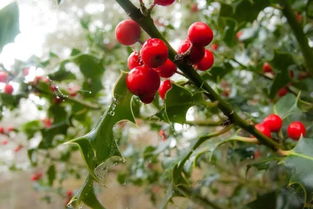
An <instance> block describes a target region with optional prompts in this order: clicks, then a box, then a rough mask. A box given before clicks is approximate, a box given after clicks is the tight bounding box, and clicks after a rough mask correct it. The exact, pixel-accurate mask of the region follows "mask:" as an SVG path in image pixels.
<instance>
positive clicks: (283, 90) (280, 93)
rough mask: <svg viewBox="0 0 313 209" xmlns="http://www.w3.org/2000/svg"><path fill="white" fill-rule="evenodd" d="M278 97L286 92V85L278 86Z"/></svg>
mask: <svg viewBox="0 0 313 209" xmlns="http://www.w3.org/2000/svg"><path fill="white" fill-rule="evenodd" d="M277 94H278V96H279V97H283V96H285V95H286V94H288V89H287V88H286V87H283V88H280V89H279V90H278V92H277Z"/></svg>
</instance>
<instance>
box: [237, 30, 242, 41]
mask: <svg viewBox="0 0 313 209" xmlns="http://www.w3.org/2000/svg"><path fill="white" fill-rule="evenodd" d="M242 35H243V32H242V31H238V32H237V33H236V38H237V39H238V40H239V39H240V38H241V36H242Z"/></svg>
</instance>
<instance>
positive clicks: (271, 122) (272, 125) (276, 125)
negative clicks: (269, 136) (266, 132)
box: [263, 114, 283, 132]
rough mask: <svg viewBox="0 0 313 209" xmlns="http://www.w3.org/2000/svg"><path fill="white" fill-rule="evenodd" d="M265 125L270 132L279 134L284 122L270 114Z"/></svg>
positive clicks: (265, 119) (264, 122) (264, 121)
mask: <svg viewBox="0 0 313 209" xmlns="http://www.w3.org/2000/svg"><path fill="white" fill-rule="evenodd" d="M263 125H265V126H267V127H268V128H269V129H270V131H274V132H277V131H279V130H280V129H281V127H282V125H283V120H282V119H281V118H280V117H279V116H278V115H276V114H270V115H268V116H267V117H266V118H264V120H263Z"/></svg>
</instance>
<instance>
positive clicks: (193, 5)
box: [190, 3, 199, 12]
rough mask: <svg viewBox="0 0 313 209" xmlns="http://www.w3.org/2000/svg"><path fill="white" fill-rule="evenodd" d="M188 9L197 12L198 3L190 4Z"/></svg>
mask: <svg viewBox="0 0 313 209" xmlns="http://www.w3.org/2000/svg"><path fill="white" fill-rule="evenodd" d="M190 10H191V12H198V11H199V8H198V4H197V3H193V4H192V5H191V8H190Z"/></svg>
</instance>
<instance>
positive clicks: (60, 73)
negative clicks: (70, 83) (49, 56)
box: [49, 64, 76, 81]
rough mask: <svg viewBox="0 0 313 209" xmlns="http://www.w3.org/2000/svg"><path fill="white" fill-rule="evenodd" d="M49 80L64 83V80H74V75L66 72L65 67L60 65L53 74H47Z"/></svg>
mask: <svg viewBox="0 0 313 209" xmlns="http://www.w3.org/2000/svg"><path fill="white" fill-rule="evenodd" d="M49 78H50V79H51V80H53V81H64V80H74V79H76V76H75V74H73V73H72V72H70V71H68V70H66V68H65V65H64V64H62V65H60V68H59V69H58V70H57V71H56V72H54V73H51V74H49Z"/></svg>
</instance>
